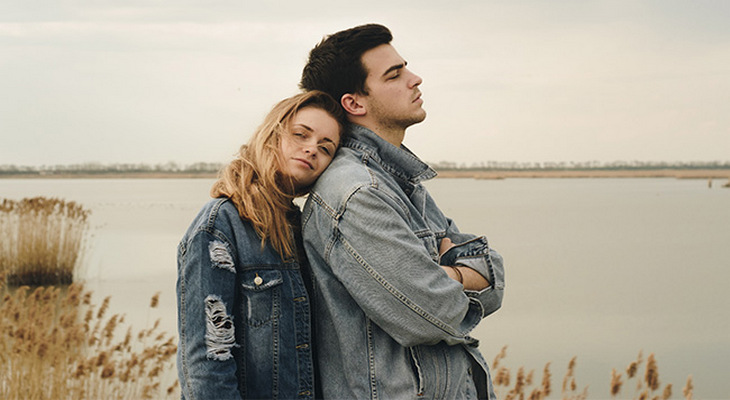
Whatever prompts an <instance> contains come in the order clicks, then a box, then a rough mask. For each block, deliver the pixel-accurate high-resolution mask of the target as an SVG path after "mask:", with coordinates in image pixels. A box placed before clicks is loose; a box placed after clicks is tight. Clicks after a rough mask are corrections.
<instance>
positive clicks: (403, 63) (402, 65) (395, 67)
mask: <svg viewBox="0 0 730 400" xmlns="http://www.w3.org/2000/svg"><path fill="white" fill-rule="evenodd" d="M406 65H408V61H403V62H402V63H400V64H396V65H393V66H392V67H390V68H388V69H386V70H385V72H383V76H385V75H388V74H389V73H391V71H395V70H398V69H401V68H404V67H405V66H406Z"/></svg>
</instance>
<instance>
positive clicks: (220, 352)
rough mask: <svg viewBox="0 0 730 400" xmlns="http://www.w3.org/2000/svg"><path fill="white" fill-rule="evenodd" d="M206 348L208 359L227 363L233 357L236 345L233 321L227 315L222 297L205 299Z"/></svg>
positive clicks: (211, 296) (212, 296)
mask: <svg viewBox="0 0 730 400" xmlns="http://www.w3.org/2000/svg"><path fill="white" fill-rule="evenodd" d="M205 317H206V323H205V346H206V349H207V351H206V355H207V357H208V358H210V359H213V360H218V361H226V360H228V359H230V358H231V357H233V354H231V348H232V347H233V346H235V345H236V337H235V329H234V327H233V320H232V319H231V317H230V316H229V315H228V314H227V313H226V306H225V304H223V300H221V298H220V297H218V296H214V295H210V296H208V297H206V298H205Z"/></svg>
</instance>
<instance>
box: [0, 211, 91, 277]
mask: <svg viewBox="0 0 730 400" xmlns="http://www.w3.org/2000/svg"><path fill="white" fill-rule="evenodd" d="M89 214H90V211H88V210H86V209H84V207H82V206H81V205H80V204H78V203H75V202H73V201H70V202H67V201H64V200H60V199H54V198H46V197H34V198H27V199H23V200H20V201H14V200H8V199H3V200H2V202H0V235H1V236H2V238H3V239H2V242H1V243H0V273H5V274H6V276H7V281H8V284H10V285H46V284H68V283H71V282H72V281H73V276H74V271H75V268H76V265H77V264H78V261H79V256H80V253H81V245H82V242H83V239H84V234H85V233H86V231H87V229H88V221H87V219H88V217H89Z"/></svg>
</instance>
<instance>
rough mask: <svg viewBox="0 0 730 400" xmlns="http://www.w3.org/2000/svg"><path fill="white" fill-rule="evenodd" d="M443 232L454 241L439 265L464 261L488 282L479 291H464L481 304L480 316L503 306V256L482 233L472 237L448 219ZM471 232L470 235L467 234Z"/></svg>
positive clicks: (464, 264)
mask: <svg viewBox="0 0 730 400" xmlns="http://www.w3.org/2000/svg"><path fill="white" fill-rule="evenodd" d="M448 222H449V229H447V232H446V236H447V237H449V238H450V239H451V240H452V242H454V243H455V245H454V247H452V248H451V249H449V250H448V251H447V252H446V253H444V254H443V255H442V256H441V260H440V264H441V265H457V264H458V265H463V266H465V267H469V268H471V269H473V270H475V271H477V272H479V274H481V275H482V276H484V278H486V279H487V280H488V281H489V284H490V285H489V286H488V287H487V288H485V289H483V290H480V291H469V290H467V291H466V295H467V296H470V297H473V298H475V299H477V300H478V301H479V302H480V303H481V304H482V307H483V314H482V317H486V316H488V315H490V314H492V313H494V312H495V311H497V310H498V309H499V308H500V307H501V306H502V298H503V297H504V263H503V260H502V256H500V255H499V253H497V252H496V251H494V250H493V249H492V248H490V247H489V243H488V242H487V238H486V237H484V236H478V237H474V236H471V235H465V234H462V233H459V231H458V229H457V228H456V226H455V225H454V224H453V222H452V221H451V220H450V219H449V220H448ZM470 236H471V237H470Z"/></svg>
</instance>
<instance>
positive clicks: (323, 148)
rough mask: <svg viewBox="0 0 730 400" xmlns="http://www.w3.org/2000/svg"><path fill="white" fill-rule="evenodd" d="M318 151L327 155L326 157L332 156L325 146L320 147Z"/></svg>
mask: <svg viewBox="0 0 730 400" xmlns="http://www.w3.org/2000/svg"><path fill="white" fill-rule="evenodd" d="M319 148H320V149H322V151H323V152H324V154H327V155H328V156H331V155H332V151H331V150H330V149H329V148H328V147H327V146H320V147H319Z"/></svg>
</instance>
